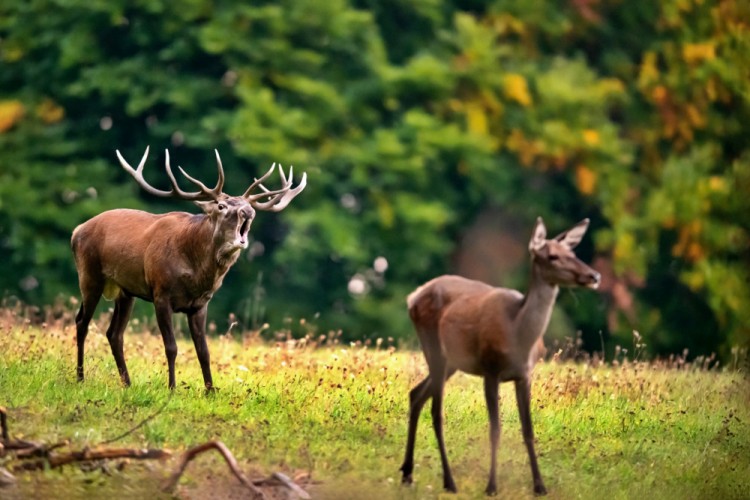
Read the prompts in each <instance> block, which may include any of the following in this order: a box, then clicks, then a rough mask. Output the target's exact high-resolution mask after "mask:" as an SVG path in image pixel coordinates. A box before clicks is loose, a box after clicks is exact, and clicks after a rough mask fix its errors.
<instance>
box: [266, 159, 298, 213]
mask: <svg viewBox="0 0 750 500" xmlns="http://www.w3.org/2000/svg"><path fill="white" fill-rule="evenodd" d="M291 182H292V172H291V169H290V171H289V183H290V185H291ZM305 186H307V173H306V172H305V173H303V174H302V180H301V181H299V185H298V186H297V187H296V188H294V189H292V190H290V191H287V192H286V193H284V195H283V196H282V197H281V200H279V202H278V203H276V204H275V205H274V206H273V207H272V208H270V209H268V210H269V211H270V212H281V211H282V210H284V209H285V208H286V206H287V205H289V202H290V201H292V200H293V199H294V197H295V196H297V195H298V194H300V193H301V192H302V190H303V189H305Z"/></svg>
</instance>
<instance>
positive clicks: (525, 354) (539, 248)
mask: <svg viewBox="0 0 750 500" xmlns="http://www.w3.org/2000/svg"><path fill="white" fill-rule="evenodd" d="M588 225H589V221H588V219H586V220H583V221H582V222H580V223H578V224H577V225H576V226H574V227H573V228H571V229H570V230H568V231H566V232H564V233H562V234H560V235H559V236H557V237H555V238H553V239H551V240H547V239H546V235H547V230H546V229H545V227H544V223H543V222H542V219H541V218H539V219H537V223H536V227H535V228H534V233H533V236H532V238H531V241H530V243H529V252H530V253H531V282H530V284H529V290H528V293H527V294H526V296H524V295H523V294H521V293H520V292H518V291H516V290H510V289H507V288H495V287H492V286H489V285H487V284H485V283H482V282H480V281H473V280H469V279H465V278H461V277H459V276H440V277H438V278H435V279H433V280H431V281H429V282H427V283H425V284H424V285H423V286H421V287H419V288H417V289H416V290H415V291H414V292H413V293H412V294H410V295H409V297H408V298H407V304H408V308H409V316H410V317H411V320H412V322H413V323H414V327H415V329H416V331H417V334H418V336H419V342H420V344H421V345H422V350H423V351H424V356H425V359H426V361H427V366H428V368H429V375H428V376H427V377H426V378H425V379H424V380H422V381H421V382H420V383H419V384H417V385H416V386H415V387H414V388H413V389H412V390H411V392H410V393H409V428H408V437H407V443H406V455H405V457H404V463H403V465H402V466H401V471H402V473H403V478H402V481H403V482H404V483H406V484H410V483H411V482H412V471H413V469H414V439H415V436H416V432H417V421H418V420H419V414H420V412H421V411H422V407H423V406H424V404H425V402H426V401H427V399H429V398H430V397H432V425H433V427H434V430H435V435H436V437H437V442H438V447H439V449H440V459H441V462H442V466H443V487H444V488H445V489H446V490H448V491H452V492H455V491H456V484H455V483H454V481H453V477H452V476H451V471H450V467H449V466H448V457H447V455H446V451H445V444H444V442H443V414H442V413H443V409H442V407H443V387H444V385H445V382H446V380H448V378H450V377H451V375H453V374H454V373H455V372H456V370H461V371H463V372H465V373H469V374H471V375H478V376H480V377H483V378H484V397H485V401H486V403H487V410H488V413H489V420H490V447H491V458H490V474H489V482H488V483H487V489H486V490H485V491H486V493H487V494H488V495H492V494H495V493H496V492H497V484H496V480H495V469H496V464H497V458H496V456H497V446H498V441H499V440H500V415H499V408H498V392H499V384H500V382H506V381H509V380H512V381H513V382H514V383H515V387H516V402H517V403H518V413H519V417H520V420H521V430H522V433H523V440H524V442H525V444H526V449H527V451H528V453H529V461H530V462H531V473H532V475H533V478H534V492H535V493H536V494H538V495H543V494H545V493H546V492H547V490H546V488H545V487H544V482H543V481H542V476H541V475H540V473H539V466H538V465H537V460H536V453H535V451H534V432H533V429H532V426H531V409H530V399H531V391H530V384H531V382H530V376H531V372H532V369H533V368H534V364H535V363H536V362H537V360H538V359H539V356H540V354H541V352H542V351H541V350H543V349H544V345H543V344H542V342H541V340H542V336H543V335H544V332H545V330H546V329H547V324H548V323H549V318H550V314H551V313H552V308H553V307H554V305H555V299H556V298H557V293H558V290H559V287H560V286H586V287H589V288H596V287H597V286H598V285H599V280H600V275H599V273H597V272H596V271H594V270H593V269H591V268H590V267H589V266H587V265H586V264H584V263H583V262H581V261H580V260H579V259H578V258H577V257H576V256H575V254H574V253H573V248H575V246H576V245H577V244H578V243H579V242H580V241H581V238H583V235H584V234H585V233H586V229H587V228H588Z"/></svg>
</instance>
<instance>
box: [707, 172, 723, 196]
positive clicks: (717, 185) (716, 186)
mask: <svg viewBox="0 0 750 500" xmlns="http://www.w3.org/2000/svg"><path fill="white" fill-rule="evenodd" d="M708 188H709V189H710V190H711V191H714V192H719V193H725V192H726V191H727V183H726V181H725V180H724V178H723V177H719V176H718V175H712V176H711V177H710V178H709V179H708Z"/></svg>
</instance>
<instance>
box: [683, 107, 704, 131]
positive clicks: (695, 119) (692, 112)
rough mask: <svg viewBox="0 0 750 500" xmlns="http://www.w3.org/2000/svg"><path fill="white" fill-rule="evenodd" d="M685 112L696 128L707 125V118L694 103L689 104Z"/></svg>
mask: <svg viewBox="0 0 750 500" xmlns="http://www.w3.org/2000/svg"><path fill="white" fill-rule="evenodd" d="M685 113H686V114H687V116H688V120H690V124H691V125H692V126H693V127H695V128H703V127H704V126H705V125H706V118H705V117H704V116H703V114H701V112H700V110H698V108H697V107H696V106H695V105H694V104H688V105H687V106H686V107H685Z"/></svg>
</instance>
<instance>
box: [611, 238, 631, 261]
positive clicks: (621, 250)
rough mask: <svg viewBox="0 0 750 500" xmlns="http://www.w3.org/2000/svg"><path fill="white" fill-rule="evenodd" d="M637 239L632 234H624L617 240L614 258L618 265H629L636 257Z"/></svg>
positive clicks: (613, 251) (613, 252)
mask: <svg viewBox="0 0 750 500" xmlns="http://www.w3.org/2000/svg"><path fill="white" fill-rule="evenodd" d="M635 249H636V244H635V238H634V237H633V235H632V234H630V233H623V234H621V235H620V236H619V237H618V238H617V239H616V240H615V248H614V249H613V250H612V257H614V260H615V262H616V263H618V264H625V263H628V262H629V261H630V260H631V259H632V258H633V255H635Z"/></svg>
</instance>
